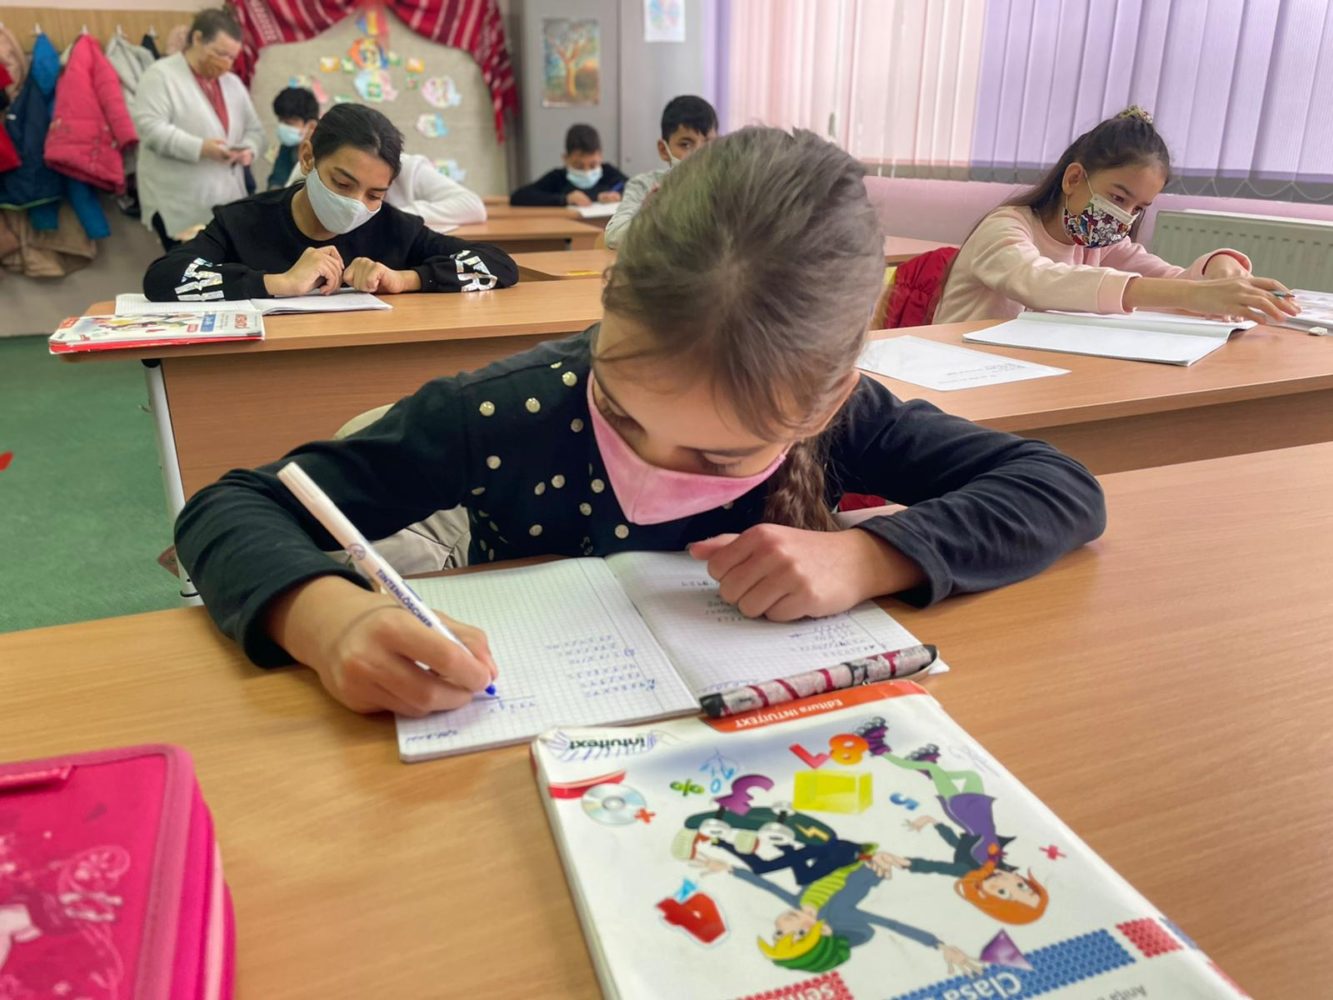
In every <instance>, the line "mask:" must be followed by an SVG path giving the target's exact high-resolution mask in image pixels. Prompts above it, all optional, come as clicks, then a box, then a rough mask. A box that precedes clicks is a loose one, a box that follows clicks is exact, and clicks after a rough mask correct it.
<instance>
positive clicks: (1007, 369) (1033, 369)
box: [856, 334, 1069, 391]
mask: <svg viewBox="0 0 1333 1000" xmlns="http://www.w3.org/2000/svg"><path fill="white" fill-rule="evenodd" d="M856 364H857V367H858V368H864V369H866V370H867V371H872V372H878V373H879V374H880V375H887V376H888V377H889V378H896V379H900V380H902V381H903V382H911V383H912V384H913V385H920V386H925V387H926V388H927V389H938V390H941V391H951V390H954V389H972V388H975V387H977V386H982V385H1000V384H1001V383H1004V382H1022V381H1025V380H1027V379H1034V378H1046V377H1047V376H1050V375H1068V374H1069V371H1068V369H1065V368H1052V367H1050V366H1049V365H1036V364H1033V363H1032V362H1030V361H1019V360H1018V359H1017V358H1006V357H1004V356H1002V355H999V354H987V353H986V352H985V351H969V350H968V349H967V348H966V347H955V346H954V345H953V344H940V343H937V342H936V341H933V340H926V339H925V338H923V337H913V336H911V335H910V334H909V335H907V336H902V337H887V338H885V339H883V340H872V341H871V342H870V343H868V344H866V347H865V350H863V351H862V352H861V357H860V358H859V359H858V360H857V362H856Z"/></svg>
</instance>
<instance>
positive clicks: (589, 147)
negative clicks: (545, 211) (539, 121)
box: [509, 125, 628, 207]
mask: <svg viewBox="0 0 1333 1000" xmlns="http://www.w3.org/2000/svg"><path fill="white" fill-rule="evenodd" d="M561 160H562V161H563V162H564V166H561V167H556V168H555V169H554V170H551V171H548V172H547V173H545V174H542V176H541V177H538V178H537V179H536V180H535V181H533V182H532V183H531V184H528V185H525V186H524V187H521V188H519V189H518V190H517V191H515V192H514V193H513V194H512V195H510V196H509V204H511V205H526V206H529V207H531V206H534V205H542V206H551V205H555V206H559V205H573V206H575V207H579V206H583V205H591V204H592V203H593V202H595V201H601V202H610V201H619V200H620V192H621V191H622V190H624V187H625V181H626V180H627V179H628V178H626V177H625V175H624V174H622V173H621V172H620V171H619V170H617V169H616V168H615V167H614V166H613V165H612V164H610V163H604V162H602V137H601V136H600V135H598V134H597V130H596V129H595V128H593V127H592V126H591V125H571V126H570V127H569V131H568V132H566V133H565V155H564V156H563V157H561Z"/></svg>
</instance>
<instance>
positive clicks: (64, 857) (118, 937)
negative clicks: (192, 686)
mask: <svg viewBox="0 0 1333 1000" xmlns="http://www.w3.org/2000/svg"><path fill="white" fill-rule="evenodd" d="M234 969H235V933H234V924H233V919H232V908H231V896H230V894H229V893H228V892H227V886H226V883H225V882H224V881H223V879H222V861H221V856H220V854H219V852H218V846H217V841H216V839H215V838H214V835H213V818H212V816H211V815H209V812H208V807H207V806H206V805H205V804H204V799H203V795H202V794H201V793H200V790H199V783H198V781H197V780H196V779H195V773H194V764H193V762H192V761H191V760H190V755H189V754H188V753H186V752H185V751H184V750H182V749H181V748H180V747H175V746H139V747H125V748H122V749H119V750H101V751H97V752H94V753H81V754H72V755H70V756H67V757H52V758H49V759H47V760H34V761H25V762H22V763H17V764H0V1000H11V998H12V1000H74V998H88V1000H229V998H230V997H231V996H232V987H233V977H234Z"/></svg>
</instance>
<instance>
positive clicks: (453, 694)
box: [268, 576, 498, 718]
mask: <svg viewBox="0 0 1333 1000" xmlns="http://www.w3.org/2000/svg"><path fill="white" fill-rule="evenodd" d="M440 617H441V618H444V616H443V615H441V616H440ZM444 621H445V623H446V624H447V625H448V626H449V627H450V628H451V629H452V630H453V632H454V634H455V635H457V636H458V638H459V639H460V640H461V641H462V643H463V645H462V646H459V645H457V644H455V643H454V642H452V641H451V640H450V639H448V638H447V637H446V636H444V635H443V634H442V633H439V632H435V631H433V630H431V629H428V628H427V627H426V626H424V625H422V624H421V623H420V622H419V621H417V620H416V618H414V617H413V616H412V615H411V614H410V613H408V612H407V611H406V610H405V609H404V608H403V606H402V605H401V604H398V603H397V602H396V601H394V600H393V599H392V598H390V597H387V596H385V595H383V594H376V593H372V592H371V591H368V590H365V589H363V588H361V587H359V586H357V585H356V584H354V583H352V582H351V581H349V580H345V579H342V578H341V577H335V576H321V577H316V578H315V579H313V580H309V581H307V582H305V583H302V584H299V585H297V586H295V587H293V588H292V589H291V590H289V591H288V592H287V593H285V594H283V595H282V596H281V597H279V598H278V599H277V600H276V601H274V602H273V609H272V611H271V612H270V615H269V619H268V631H269V634H270V635H271V636H272V637H273V639H274V640H275V641H276V642H277V643H278V644H279V645H280V646H282V648H283V649H285V650H286V651H287V652H288V653H289V654H291V656H292V658H293V659H295V660H296V661H297V662H298V663H301V664H304V665H305V666H308V667H310V669H312V670H314V671H315V673H316V674H318V675H319V679H320V681H321V683H323V685H324V687H325V688H326V689H327V690H328V692H329V694H331V695H333V697H334V698H336V699H337V700H338V701H340V702H342V703H343V704H344V705H346V706H347V707H348V708H350V709H352V711H354V712H363V713H368V712H378V711H390V712H397V713H398V714H399V715H405V716H409V717H412V718H419V717H421V716H423V715H428V714H430V713H431V712H441V711H446V710H448V709H452V708H458V707H459V706H461V705H465V704H467V703H468V702H469V701H471V700H472V697H473V695H475V694H478V693H480V692H481V691H483V690H484V689H485V688H486V686H487V685H488V684H490V683H491V682H492V681H493V680H494V679H495V677H496V676H497V674H498V669H497V668H496V666H495V660H494V659H493V658H492V656H491V651H490V647H489V646H488V645H487V642H486V635H485V633H483V632H482V631H481V630H480V629H477V628H473V627H472V626H470V625H464V624H462V623H461V622H456V621H453V620H452V619H449V618H444ZM418 663H420V664H424V665H425V666H427V667H429V668H430V669H431V671H433V673H427V672H426V671H424V670H422V669H421V667H420V666H418V665H417V664H418Z"/></svg>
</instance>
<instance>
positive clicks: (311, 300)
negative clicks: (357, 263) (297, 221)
mask: <svg viewBox="0 0 1333 1000" xmlns="http://www.w3.org/2000/svg"><path fill="white" fill-rule="evenodd" d="M392 308H393V306H391V305H389V303H387V302H385V301H384V300H383V299H378V298H376V297H375V296H373V295H371V294H370V293H369V292H358V291H355V290H353V289H351V288H343V289H340V290H339V291H336V292H332V293H330V294H329V295H318V294H316V295H291V296H288V297H287V298H281V299H232V300H230V301H224V300H222V299H218V300H215V301H212V302H150V301H149V300H148V298H147V297H146V296H144V295H138V294H135V293H131V292H125V293H122V294H120V295H117V296H116V315H117V316H139V315H143V314H144V313H158V312H162V311H163V310H164V309H171V310H174V311H176V312H234V311H237V310H251V311H254V312H258V313H262V314H263V315H265V316H276V315H279V314H282V313H324V312H329V313H342V312H366V311H368V310H378V309H392Z"/></svg>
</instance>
